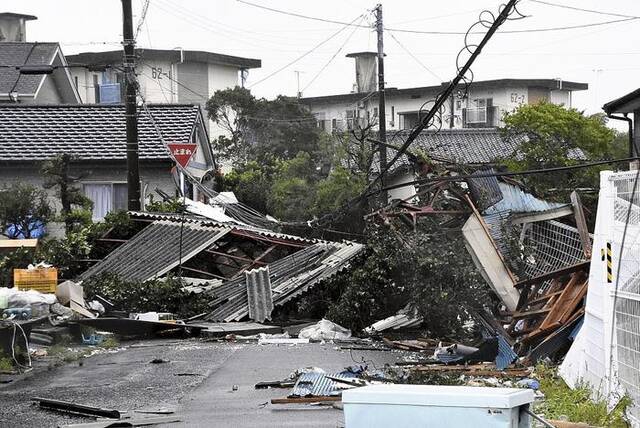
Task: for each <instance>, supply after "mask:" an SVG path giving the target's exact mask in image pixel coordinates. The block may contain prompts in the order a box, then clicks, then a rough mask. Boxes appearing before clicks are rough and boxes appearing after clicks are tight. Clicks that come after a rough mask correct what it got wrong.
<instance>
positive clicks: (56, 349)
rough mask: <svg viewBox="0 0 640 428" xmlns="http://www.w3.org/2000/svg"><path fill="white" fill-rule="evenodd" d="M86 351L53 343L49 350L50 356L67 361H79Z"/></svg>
mask: <svg viewBox="0 0 640 428" xmlns="http://www.w3.org/2000/svg"><path fill="white" fill-rule="evenodd" d="M85 353H86V351H76V350H73V349H69V348H68V347H66V346H63V345H53V346H52V347H51V348H49V350H48V352H47V354H48V355H49V356H50V357H53V358H56V359H57V360H59V361H63V362H65V363H72V362H74V361H78V360H79V359H80V358H82V357H84V356H85Z"/></svg>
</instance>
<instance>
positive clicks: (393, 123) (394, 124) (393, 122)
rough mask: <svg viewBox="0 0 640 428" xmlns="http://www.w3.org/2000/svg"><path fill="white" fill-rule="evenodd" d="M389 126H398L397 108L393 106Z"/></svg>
mask: <svg viewBox="0 0 640 428" xmlns="http://www.w3.org/2000/svg"><path fill="white" fill-rule="evenodd" d="M389 125H391V127H392V128H393V127H394V126H396V106H391V121H390V122H389Z"/></svg>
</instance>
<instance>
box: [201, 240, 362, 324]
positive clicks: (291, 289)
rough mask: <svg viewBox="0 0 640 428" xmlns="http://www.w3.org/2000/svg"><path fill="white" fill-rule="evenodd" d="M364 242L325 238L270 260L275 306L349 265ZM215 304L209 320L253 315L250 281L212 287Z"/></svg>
mask: <svg viewBox="0 0 640 428" xmlns="http://www.w3.org/2000/svg"><path fill="white" fill-rule="evenodd" d="M363 249H364V246H363V245H362V244H356V243H353V242H348V243H337V242H324V243H317V244H314V245H311V246H309V247H307V248H304V249H302V250H300V251H297V252H295V253H293V254H291V255H289V256H286V257H284V258H282V259H280V260H278V261H275V262H273V263H270V264H269V265H268V266H269V278H270V281H271V287H272V299H273V306H274V307H277V306H281V305H283V304H285V303H287V302H288V301H290V300H291V299H293V298H295V297H297V296H299V295H300V294H302V293H304V292H305V291H307V290H308V289H309V288H311V287H313V286H315V285H316V284H318V283H319V282H321V281H323V280H325V279H328V278H330V277H332V276H333V275H335V274H336V273H338V272H339V271H341V270H342V269H345V268H347V267H348V266H349V262H350V261H351V260H352V259H353V258H354V257H355V256H357V255H358V254H359V253H360V252H361V251H362V250H363ZM208 294H210V295H211V297H212V300H211V304H212V305H214V306H216V309H214V310H213V311H212V312H211V313H210V314H209V315H208V316H207V318H206V319H207V320H209V321H225V322H229V321H239V320H242V319H243V318H245V317H247V316H248V315H249V308H248V304H247V299H248V295H247V288H246V281H245V279H244V278H243V277H242V278H236V279H233V280H230V281H228V282H226V283H225V284H223V285H222V286H220V287H217V288H215V289H211V290H210V291H208Z"/></svg>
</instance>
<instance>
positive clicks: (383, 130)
mask: <svg viewBox="0 0 640 428" xmlns="http://www.w3.org/2000/svg"><path fill="white" fill-rule="evenodd" d="M375 10H376V32H377V33H378V140H379V141H381V142H382V143H386V142H387V119H386V114H385V111H386V110H385V99H384V40H383V31H384V27H383V26H382V4H378V5H377V6H376V9H375ZM378 147H379V150H380V171H385V170H386V166H387V146H386V145H384V144H380V145H378ZM380 186H381V187H383V188H384V177H380ZM381 196H382V201H383V203H384V204H387V203H388V202H389V198H388V194H387V192H386V191H384V192H382V194H381Z"/></svg>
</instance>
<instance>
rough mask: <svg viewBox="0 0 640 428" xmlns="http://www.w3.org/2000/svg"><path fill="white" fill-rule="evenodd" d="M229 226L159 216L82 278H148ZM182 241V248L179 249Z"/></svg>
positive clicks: (163, 271)
mask: <svg viewBox="0 0 640 428" xmlns="http://www.w3.org/2000/svg"><path fill="white" fill-rule="evenodd" d="M229 230H230V229H229V228H224V227H219V226H211V225H199V224H193V223H185V224H184V225H183V227H181V225H180V223H178V222H172V221H166V220H159V221H155V222H153V223H152V224H150V225H149V226H147V227H146V228H144V229H143V230H142V231H140V232H139V233H138V234H136V235H135V236H134V237H133V238H131V239H130V240H129V241H127V242H126V243H124V244H123V245H121V246H120V247H118V248H116V249H115V250H114V251H112V252H111V253H110V254H109V255H108V256H107V257H105V258H104V259H103V260H102V261H101V262H99V263H97V264H95V265H94V266H92V267H91V268H89V269H88V270H87V271H85V272H84V273H83V274H82V275H80V277H79V279H80V280H85V279H88V278H90V277H92V276H94V275H99V274H102V273H111V274H114V275H118V276H119V277H121V278H122V279H126V280H128V281H147V280H150V279H153V278H157V277H160V276H162V275H164V274H166V273H167V272H169V271H170V270H171V269H173V268H174V267H176V266H178V264H179V263H180V260H182V262H186V261H188V260H189V259H191V258H192V257H194V256H196V255H197V254H198V253H199V252H200V251H202V250H204V249H206V248H208V247H210V246H211V245H212V244H213V243H214V242H215V241H217V240H218V239H220V238H222V237H223V236H224V235H226V234H227V233H228V232H229ZM180 244H182V251H180Z"/></svg>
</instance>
